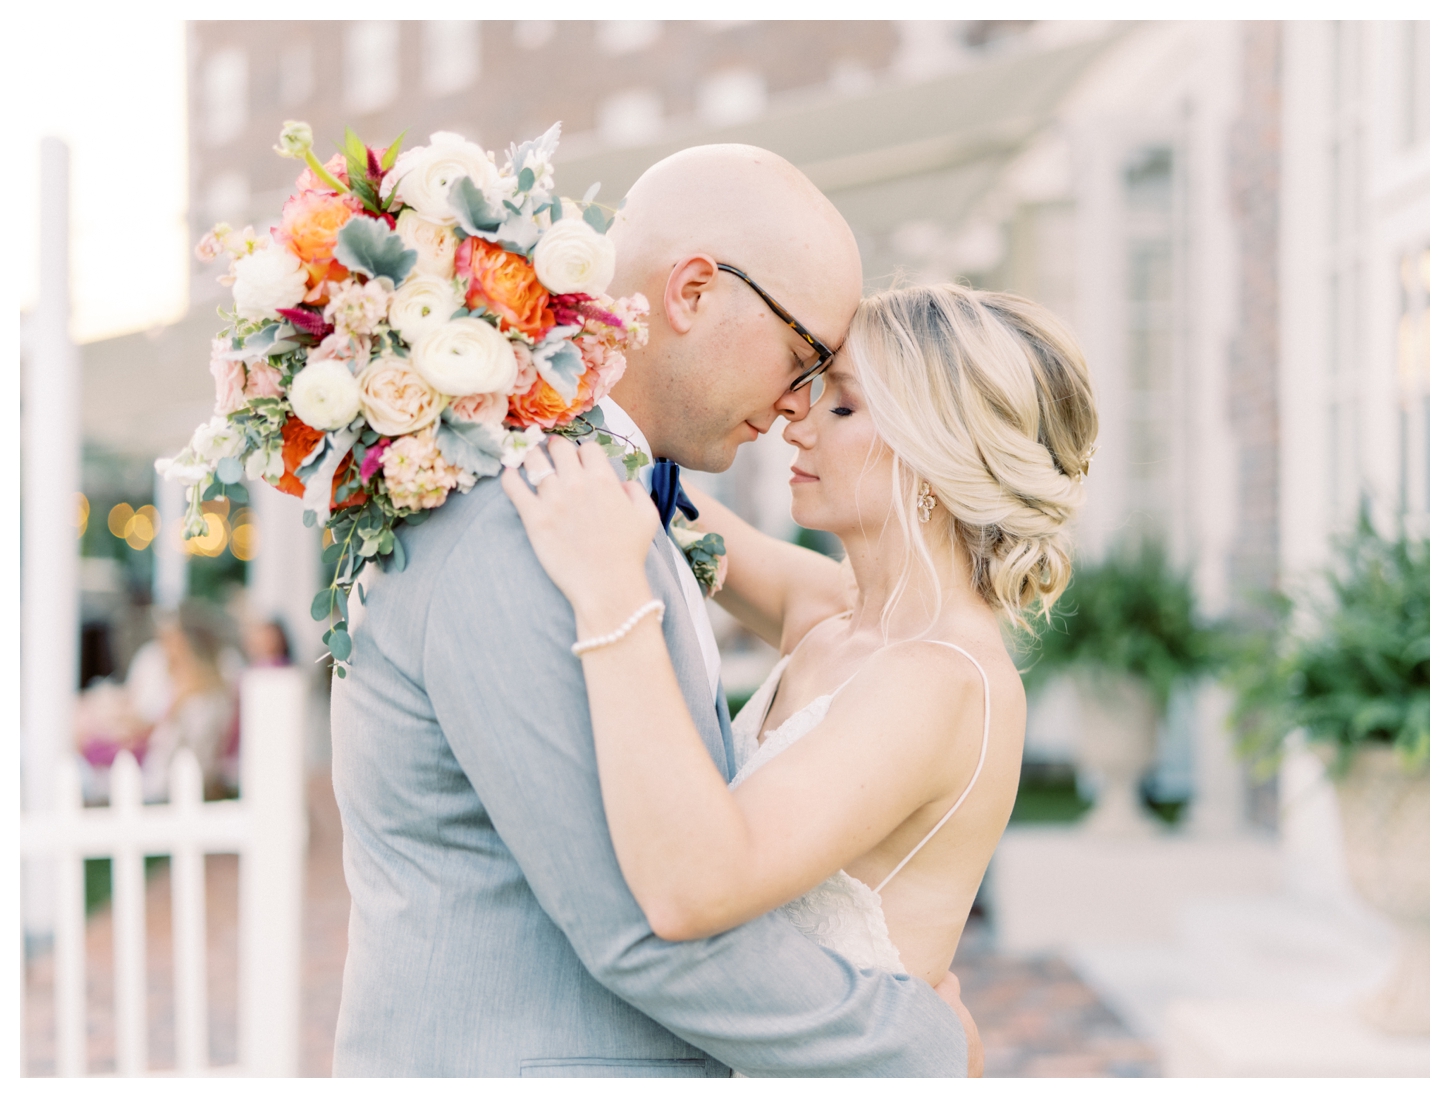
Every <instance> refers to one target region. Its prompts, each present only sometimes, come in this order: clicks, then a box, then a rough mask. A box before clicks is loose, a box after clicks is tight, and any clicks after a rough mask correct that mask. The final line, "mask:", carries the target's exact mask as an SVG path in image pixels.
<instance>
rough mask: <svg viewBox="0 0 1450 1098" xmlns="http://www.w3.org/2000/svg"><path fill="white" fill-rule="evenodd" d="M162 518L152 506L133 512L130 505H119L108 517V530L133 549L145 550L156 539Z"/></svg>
mask: <svg viewBox="0 0 1450 1098" xmlns="http://www.w3.org/2000/svg"><path fill="white" fill-rule="evenodd" d="M160 526H161V516H160V515H158V514H157V513H156V508H155V507H152V506H151V504H149V503H148V504H146V505H145V506H143V507H141V508H139V509H137V510H132V508H131V505H130V504H129V503H118V504H116V506H114V507H112V508H111V512H110V514H108V515H107V516H106V529H107V530H109V531H111V534H112V535H113V536H114V537H118V538H120V539H121V540H122V541H124V542H125V543H126V544H127V545H129V546H130V547H131V548H132V549H136V550H141V549H145V548H146V547H147V546H148V545H150V544H151V543H152V542H153V541H154V540H155V539H156V531H157V530H158V529H159V528H160Z"/></svg>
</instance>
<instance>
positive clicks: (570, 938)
mask: <svg viewBox="0 0 1450 1098" xmlns="http://www.w3.org/2000/svg"><path fill="white" fill-rule="evenodd" d="M400 529H401V533H402V538H403V542H404V545H405V547H406V552H407V555H408V564H407V567H406V569H405V570H404V571H402V572H394V573H387V574H381V573H378V574H375V575H374V574H372V573H376V572H377V570H376V569H371V570H370V575H369V577H365V579H364V581H363V582H364V587H365V589H366V597H367V602H366V606H365V608H363V609H362V611H361V614H360V615H358V616H357V617H356V618H355V622H354V624H353V626H352V630H353V636H354V648H353V657H352V668H351V670H350V671H349V673H348V675H347V677H346V678H345V679H341V680H335V681H334V683H333V688H332V740H333V784H334V787H335V789H336V792H337V802H338V806H339V808H340V809H341V811H342V823H343V836H344V841H343V860H344V865H345V869H346V874H347V885H348V889H349V890H350V891H351V893H352V916H351V919H350V920H349V923H348V953H347V965H346V969H345V971H344V975H343V990H342V1010H341V1015H340V1017H339V1019H338V1026H337V1043H336V1053H335V1058H334V1062H333V1063H334V1071H335V1073H336V1074H338V1075H372V1076H380V1075H403V1076H441V1075H489V1076H516V1075H552V1076H619V1075H623V1076H649V1075H664V1076H692V1075H693V1076H712V1075H724V1074H727V1068H726V1067H725V1065H727V1064H728V1065H730V1066H732V1067H736V1068H739V1069H740V1070H741V1071H743V1072H744V1073H745V1074H747V1075H753V1076H810V1075H875V1076H913V1075H947V1076H950V1075H965V1073H966V1041H965V1038H964V1036H963V1033H962V1029H961V1026H960V1025H959V1024H958V1023H957V1020H956V1018H955V1016H954V1015H953V1014H952V1013H951V1011H950V1010H948V1008H947V1007H946V1006H945V1004H943V1003H942V1001H941V1000H940V999H939V998H938V997H937V996H936V994H935V993H934V992H933V991H932V989H931V988H930V987H928V986H927V985H926V984H925V983H924V982H922V981H920V980H916V979H912V978H908V977H905V976H894V975H890V974H886V973H882V972H865V973H863V972H860V971H858V970H857V969H856V968H855V967H853V966H852V965H851V964H849V963H847V962H846V961H845V960H844V959H843V958H841V957H839V956H837V955H836V954H834V953H831V952H829V951H827V950H825V949H822V948H821V947H819V946H817V945H815V944H814V943H812V942H810V941H809V940H807V939H806V938H805V937H803V936H802V935H800V934H799V933H797V932H796V931H795V930H794V929H793V928H792V927H791V926H790V925H789V923H788V922H787V921H786V920H785V919H784V918H783V917H782V916H779V915H776V914H770V915H766V916H764V917H762V918H759V919H756V920H754V921H753V922H751V923H748V924H746V925H744V926H741V927H737V928H736V929H735V930H732V931H729V932H727V933H725V934H721V935H718V936H716V937H713V938H708V939H704V940H701V941H694V942H680V943H672V942H666V941H663V940H661V939H659V938H657V937H655V936H654V935H653V934H651V932H650V928H649V924H648V922H647V921H646V919H645V917H644V914H643V912H642V911H641V910H640V908H639V906H638V905H637V904H636V903H635V901H634V898H633V897H632V896H631V895H630V892H629V889H628V887H627V886H626V885H625V882H624V878H623V877H622V876H621V874H620V870H619V865H618V863H617V862H616V861H615V857H614V849H613V847H612V846H611V844H610V839H609V831H608V828H607V825H606V823H605V818H604V806H603V803H602V800H601V796H600V790H599V775H598V773H597V770H596V767H595V759H594V744H593V737H592V733H591V730H590V726H589V709H588V702H587V698H586V695H585V690H584V678H583V673H582V670H581V668H580V664H579V661H578V660H577V659H576V658H575V657H574V656H572V655H570V653H569V643H570V641H571V640H572V639H573V637H574V635H575V633H574V614H573V610H572V609H571V608H570V606H569V603H568V602H567V600H565V598H564V596H563V595H562V594H561V593H560V592H559V590H558V588H556V587H555V586H554V584H553V583H552V582H551V581H550V580H549V578H548V577H547V575H545V573H544V571H543V569H542V567H541V566H540V565H539V563H538V561H537V559H536V558H535V556H534V554H533V551H532V549H531V548H530V546H529V543H528V539H527V537H526V535H525V533H524V530H523V526H522V524H521V523H520V522H519V519H518V515H517V513H516V512H515V510H514V508H513V505H512V504H511V503H510V502H509V501H508V498H507V497H506V496H504V494H503V492H502V489H501V488H500V486H499V483H498V481H497V480H485V481H482V482H480V483H479V484H478V486H477V487H476V488H474V489H473V491H472V492H471V493H469V494H468V495H466V496H456V497H454V498H451V499H450V500H449V501H448V504H447V506H445V507H443V508H441V509H440V510H439V511H438V512H436V513H435V514H433V515H432V516H431V517H430V518H429V520H428V521H427V522H425V523H423V524H422V525H420V526H417V527H406V526H405V527H402V528H400ZM671 551H672V550H670V549H669V547H668V545H667V544H666V543H665V541H664V534H663V532H661V534H660V536H659V537H658V538H657V539H656V542H655V545H654V547H653V548H652V549H651V551H650V557H649V561H648V573H649V582H650V586H651V588H652V589H653V590H654V591H655V593H656V594H657V595H658V596H659V597H661V598H663V599H664V601H665V604H666V607H667V609H666V612H665V619H664V630H665V637H666V640H667V641H668V644H669V649H670V653H671V657H672V659H673V661H674V665H675V671H676V673H677V674H678V676H679V679H680V685H681V688H682V689H683V692H684V695H685V699H686V701H687V702H688V704H689V707H690V712H691V715H692V716H693V717H694V720H695V724H696V727H697V728H698V729H699V732H700V736H701V738H702V739H703V740H704V742H705V744H706V745H707V746H708V748H709V750H710V754H711V756H712V757H713V758H714V759H715V762H716V765H717V766H719V767H720V770H721V773H722V774H728V773H729V770H730V762H729V760H728V756H727V753H726V744H727V743H728V741H729V736H728V732H726V733H723V734H722V727H721V726H722V723H723V722H724V721H725V720H726V719H727V718H725V717H724V716H723V715H722V714H721V713H720V707H718V706H717V704H716V702H715V699H714V698H713V697H712V694H711V692H710V689H709V687H708V685H707V682H706V678H705V672H704V668H703V661H702V659H701V657H700V650H699V644H698V642H697V640H696V638H695V635H694V631H693V628H692V626H691V623H690V616H689V611H688V609H687V608H686V605H685V601H684V596H683V593H682V592H681V590H680V586H679V579H678V577H677V574H676V571H675V568H674V565H673V563H672V562H671V561H670V559H669V558H668V557H667V556H666V555H665V554H667V553H669V552H671ZM727 727H728V726H727Z"/></svg>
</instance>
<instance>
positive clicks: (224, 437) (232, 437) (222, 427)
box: [191, 416, 247, 465]
mask: <svg viewBox="0 0 1450 1098" xmlns="http://www.w3.org/2000/svg"><path fill="white" fill-rule="evenodd" d="M246 441H247V436H246V435H245V433H244V432H243V431H242V429H241V428H240V427H238V426H237V425H236V424H235V423H233V422H232V421H231V420H229V419H227V417H226V416H212V417H211V419H209V420H207V421H206V422H205V423H203V424H201V425H200V426H199V427H197V429H196V430H195V431H193V432H192V435H191V452H192V453H193V454H195V455H196V456H197V457H198V458H199V459H200V460H201V461H204V462H207V463H209V464H211V465H215V464H216V463H217V462H219V461H220V460H221V459H222V458H225V457H236V456H237V455H238V454H239V453H241V452H242V447H243V445H245V444H246Z"/></svg>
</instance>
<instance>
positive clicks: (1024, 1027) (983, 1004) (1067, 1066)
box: [952, 915, 1158, 1079]
mask: <svg viewBox="0 0 1450 1098" xmlns="http://www.w3.org/2000/svg"><path fill="white" fill-rule="evenodd" d="M952 971H953V972H954V973H956V976H957V979H958V980H960V981H961V984H962V1001H963V1002H965V1003H966V1004H967V1007H968V1008H969V1009H970V1010H971V1012H972V1017H973V1018H975V1019H976V1021H977V1028H978V1029H979V1030H980V1031H981V1034H982V1044H983V1046H984V1047H985V1049H986V1053H987V1068H986V1075H987V1076H988V1077H994V1078H1075V1079H1083V1078H1101V1077H1138V1076H1151V1075H1157V1074H1158V1056H1157V1053H1156V1052H1155V1051H1154V1050H1153V1048H1152V1047H1151V1046H1149V1045H1147V1044H1145V1043H1144V1042H1142V1041H1140V1040H1138V1039H1137V1038H1135V1037H1134V1036H1133V1035H1132V1034H1130V1033H1129V1032H1128V1030H1127V1029H1126V1028H1125V1027H1124V1026H1123V1023H1122V1022H1121V1021H1119V1020H1118V1018H1117V1016H1116V1015H1114V1014H1113V1013H1112V1011H1110V1010H1109V1009H1108V1008H1107V1007H1105V1006H1104V1005H1103V1004H1102V1003H1101V1002H1100V1001H1099V1000H1098V998H1097V996H1095V995H1094V994H1093V993H1092V991H1091V990H1090V989H1089V988H1088V987H1087V986H1086V985H1085V984H1084V983H1083V982H1082V981H1081V980H1079V979H1078V978H1077V976H1076V974H1075V973H1074V972H1073V971H1072V969H1071V968H1069V967H1068V965H1067V964H1066V963H1065V962H1064V961H1063V960H1062V959H1061V958H1059V957H1053V956H1045V957H1035V958H1025V959H1024V958H1016V957H1007V956H1004V955H1002V954H1000V953H998V952H997V951H996V950H995V949H994V948H993V946H992V934H991V930H990V929H989V927H988V926H987V924H986V923H985V922H984V921H981V920H979V919H978V918H977V916H975V915H974V916H973V917H972V921H971V922H970V923H969V924H968V928H967V932H966V933H965V934H963V935H962V941H961V944H960V945H959V946H958V947H957V956H956V960H955V961H954V962H953V963H952Z"/></svg>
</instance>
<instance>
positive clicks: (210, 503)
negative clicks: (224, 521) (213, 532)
mask: <svg viewBox="0 0 1450 1098" xmlns="http://www.w3.org/2000/svg"><path fill="white" fill-rule="evenodd" d="M201 510H202V513H203V514H207V515H220V516H221V517H222V518H226V517H227V516H228V515H229V514H231V513H232V501H231V500H229V499H227V497H226V496H222V497H221V498H220V499H209V500H207V501H206V502H205V503H203V504H202V505H201Z"/></svg>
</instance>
